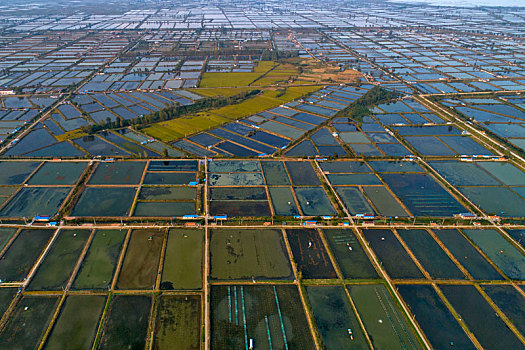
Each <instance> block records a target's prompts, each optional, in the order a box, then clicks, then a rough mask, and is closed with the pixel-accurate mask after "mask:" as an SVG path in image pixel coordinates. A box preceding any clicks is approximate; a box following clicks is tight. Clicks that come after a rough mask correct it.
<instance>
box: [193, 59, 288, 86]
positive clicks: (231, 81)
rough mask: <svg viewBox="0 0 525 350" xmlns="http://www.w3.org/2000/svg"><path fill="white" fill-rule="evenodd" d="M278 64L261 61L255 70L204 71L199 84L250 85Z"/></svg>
mask: <svg viewBox="0 0 525 350" xmlns="http://www.w3.org/2000/svg"><path fill="white" fill-rule="evenodd" d="M276 65H278V63H276V62H273V61H260V62H259V63H258V64H257V66H255V67H254V69H253V72H241V73H239V72H232V73H224V72H219V73H216V72H211V73H204V74H203V75H202V79H201V82H200V85H199V86H200V87H202V88H212V87H236V86H249V85H250V84H251V83H252V82H254V81H255V80H256V79H258V78H259V77H261V76H263V75H264V74H266V73H267V72H268V71H270V70H271V69H272V68H274V67H275V66H276Z"/></svg>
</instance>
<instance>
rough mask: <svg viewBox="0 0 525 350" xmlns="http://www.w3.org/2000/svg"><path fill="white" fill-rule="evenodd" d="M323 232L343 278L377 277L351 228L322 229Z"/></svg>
mask: <svg viewBox="0 0 525 350" xmlns="http://www.w3.org/2000/svg"><path fill="white" fill-rule="evenodd" d="M323 234H324V235H325V237H326V240H327V242H328V245H329V246H330V249H331V250H332V252H333V254H334V256H335V260H336V262H337V264H338V265H339V268H340V269H341V272H342V273H343V277H344V278H348V279H350V278H352V279H373V278H379V276H378V274H377V272H376V270H375V269H374V267H373V265H372V263H371V262H370V259H369V258H368V256H367V254H366V252H365V250H364V248H363V247H362V246H361V243H360V242H359V240H358V239H357V236H356V235H355V233H354V232H353V231H352V230H342V229H323Z"/></svg>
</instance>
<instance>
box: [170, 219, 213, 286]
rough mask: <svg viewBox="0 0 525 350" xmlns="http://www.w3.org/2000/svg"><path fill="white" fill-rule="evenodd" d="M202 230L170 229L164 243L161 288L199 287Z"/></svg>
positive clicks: (200, 284)
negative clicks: (164, 253)
mask: <svg viewBox="0 0 525 350" xmlns="http://www.w3.org/2000/svg"><path fill="white" fill-rule="evenodd" d="M203 241H204V232H203V231H202V230H182V229H171V230H170V231H169V234H168V242H167V243H166V255H165V258H164V269H163V271H162V282H161V285H160V286H161V289H200V288H201V287H202V259H203Z"/></svg>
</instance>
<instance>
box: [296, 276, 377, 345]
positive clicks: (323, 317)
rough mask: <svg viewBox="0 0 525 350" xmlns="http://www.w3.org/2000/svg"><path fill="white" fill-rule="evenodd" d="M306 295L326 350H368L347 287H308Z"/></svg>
mask: <svg viewBox="0 0 525 350" xmlns="http://www.w3.org/2000/svg"><path fill="white" fill-rule="evenodd" d="M306 294H307V295H308V299H309V301H310V306H311V308H312V311H313V314H314V318H315V323H316V325H317V329H318V330H319V333H320V335H321V338H322V341H323V345H324V347H325V348H326V349H330V350H331V349H334V350H336V349H368V348H369V347H368V344H367V341H366V338H365V335H364V333H363V330H362V329H361V327H360V325H359V322H358V321H357V317H356V315H355V313H354V311H353V309H352V306H351V304H350V300H349V299H348V296H347V294H346V293H345V289H344V287H341V286H323V287H306Z"/></svg>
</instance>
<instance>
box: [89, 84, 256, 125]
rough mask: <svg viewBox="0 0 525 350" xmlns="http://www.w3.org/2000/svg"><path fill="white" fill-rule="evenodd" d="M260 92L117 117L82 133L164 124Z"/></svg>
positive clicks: (239, 100)
mask: <svg viewBox="0 0 525 350" xmlns="http://www.w3.org/2000/svg"><path fill="white" fill-rule="evenodd" d="M259 92H260V90H257V89H255V90H251V91H243V92H241V93H239V94H237V95H234V96H229V97H223V96H218V97H207V98H203V99H200V100H196V101H195V102H194V103H193V104H191V105H186V106H183V105H180V104H178V103H176V104H173V105H169V106H168V107H166V108H164V109H161V110H160V111H157V112H154V113H151V114H148V115H145V116H142V117H138V118H134V119H122V118H121V117H117V119H116V120H111V119H110V118H106V120H105V121H104V120H101V121H100V122H99V123H98V124H91V125H84V126H82V127H81V130H82V132H85V133H88V134H94V133H96V132H99V131H101V130H108V129H118V128H122V127H126V126H130V125H134V126H137V127H139V128H140V127H143V126H145V125H148V124H153V123H158V122H163V121H167V120H171V119H175V118H179V117H182V116H184V115H188V114H193V113H198V112H201V111H203V110H206V109H208V108H220V107H224V106H228V105H232V104H237V103H240V102H242V101H244V100H245V99H247V98H249V97H251V96H254V95H257V94H258V93H259Z"/></svg>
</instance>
